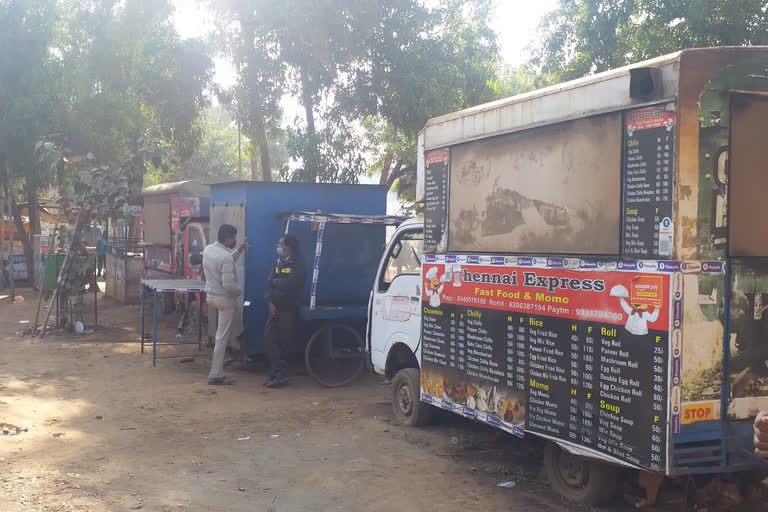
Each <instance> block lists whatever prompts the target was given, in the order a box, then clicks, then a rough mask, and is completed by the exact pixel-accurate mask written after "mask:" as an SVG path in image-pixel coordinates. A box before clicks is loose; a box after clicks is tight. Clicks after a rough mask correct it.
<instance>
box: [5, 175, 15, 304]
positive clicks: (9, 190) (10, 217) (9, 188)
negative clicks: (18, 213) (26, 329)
mask: <svg viewBox="0 0 768 512" xmlns="http://www.w3.org/2000/svg"><path fill="white" fill-rule="evenodd" d="M6 165H7V162H6ZM7 169H8V186H7V194H6V198H7V200H6V203H8V230H9V231H10V233H9V237H10V241H11V257H10V258H9V261H10V262H11V270H10V271H9V272H8V277H9V280H10V282H11V304H13V303H14V302H16V280H15V278H14V275H13V273H14V270H15V269H14V266H15V262H14V252H13V201H12V200H11V194H12V193H13V186H12V183H13V182H12V180H11V168H10V167H7Z"/></svg>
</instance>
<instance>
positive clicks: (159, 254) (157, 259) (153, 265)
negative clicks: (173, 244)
mask: <svg viewBox="0 0 768 512" xmlns="http://www.w3.org/2000/svg"><path fill="white" fill-rule="evenodd" d="M144 254H145V257H144V258H145V262H146V265H147V270H158V271H160V272H168V273H170V272H171V268H172V260H171V248H170V247H165V246H157V245H148V246H146V247H145V248H144Z"/></svg>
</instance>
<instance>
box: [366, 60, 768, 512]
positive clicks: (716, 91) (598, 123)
mask: <svg viewBox="0 0 768 512" xmlns="http://www.w3.org/2000/svg"><path fill="white" fill-rule="evenodd" d="M767 118H768V47H740V48H708V49H694V50H685V51H682V52H679V53H675V54H672V55H667V56H663V57H659V58H656V59H653V60H650V61H647V62H642V63H639V64H636V65H632V66H628V67H625V68H621V69H616V70H612V71H608V72H605V73H600V74H596V75H593V76H588V77H585V78H582V79H579V80H575V81H572V82H568V83H563V84H560V85H556V86H553V87H550V88H546V89H542V90H538V91H534V92H531V93H527V94H523V95H520V96H515V97H512V98H508V99H503V100H499V101H496V102H493V103H489V104H486V105H480V106H477V107H474V108H470V109H467V110H463V111H461V112H456V113H452V114H449V115H445V116H442V117H438V118H435V119H432V120H430V121H429V122H428V123H427V125H426V126H425V128H424V130H423V132H422V133H421V136H420V139H419V157H420V162H419V171H418V178H419V179H418V193H417V195H418V196H419V197H418V199H420V200H423V201H424V204H425V215H424V219H423V220H421V221H415V220H414V221H410V222H407V223H404V224H403V225H401V226H400V227H399V228H398V231H397V232H396V235H395V236H394V238H393V239H392V241H391V243H390V244H389V247H388V249H387V252H386V253H385V256H384V258H383V260H382V262H381V264H380V267H379V271H378V274H377V278H376V282H375V284H374V289H373V291H372V294H371V302H370V309H369V330H368V340H367V344H368V347H367V348H368V351H369V354H370V359H371V360H370V362H371V364H372V366H373V368H374V370H375V371H376V372H377V373H379V374H382V375H387V376H389V377H390V378H392V379H393V412H394V415H395V417H396V419H397V420H398V421H400V422H401V423H404V424H411V425H416V424H420V423H423V422H425V421H426V420H427V418H428V416H429V413H430V410H431V409H432V408H433V407H438V408H441V409H445V410H448V411H453V412H455V413H457V414H460V415H463V416H465V417H468V418H472V419H475V420H478V421H481V422H485V423H487V424H489V425H492V426H494V427H496V428H499V429H502V430H504V431H506V432H509V433H510V434H512V435H515V436H520V437H522V436H528V435H535V436H540V437H542V438H544V439H546V440H548V441H549V442H548V443H547V448H546V450H545V453H544V466H545V469H546V471H547V474H548V477H549V479H550V481H551V483H552V486H553V488H554V489H555V490H556V491H558V492H560V493H561V494H563V495H564V496H565V497H567V498H569V499H571V500H574V501H580V502H583V503H587V504H595V503H599V502H600V501H603V500H605V499H606V498H608V497H610V496H611V495H612V494H613V493H614V491H615V483H616V474H617V472H616V466H620V467H624V468H628V469H630V470H636V471H637V474H638V475H639V476H640V478H639V483H640V485H641V487H644V488H645V489H646V491H647V494H648V500H649V501H650V502H653V500H654V499H655V496H656V492H657V491H658V489H659V486H660V485H661V483H662V481H663V480H664V477H666V476H669V477H683V476H688V475H696V474H718V473H725V472H740V471H743V472H749V474H758V473H759V472H760V471H762V470H764V468H762V467H761V463H760V462H759V461H758V460H757V459H756V458H755V457H754V456H753V447H752V419H753V418H754V417H755V415H756V413H757V412H758V411H760V410H765V409H766V408H768V341H767V340H768V338H767V337H766V335H767V334H768V227H766V224H765V223H764V222H761V221H759V220H758V218H757V216H755V215H754V212H755V211H756V210H757V208H758V206H759V205H760V204H762V202H764V201H765V199H764V198H765V197H766V192H768V174H767V173H765V172H764V171H765V167H766V163H765V162H766V159H765V156H764V153H763V148H762V143H761V139H762V133H763V131H762V125H763V123H764V120H765V119H767Z"/></svg>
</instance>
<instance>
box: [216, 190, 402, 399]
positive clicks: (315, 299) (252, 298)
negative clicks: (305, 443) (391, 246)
mask: <svg viewBox="0 0 768 512" xmlns="http://www.w3.org/2000/svg"><path fill="white" fill-rule="evenodd" d="M386 210H387V187H385V186H379V185H346V184H316V183H277V182H272V183H265V182H251V181H236V182H228V183H220V184H214V185H212V187H211V238H214V239H215V236H216V233H217V232H218V229H219V226H221V225H222V224H232V225H233V226H235V227H236V228H237V230H238V239H237V243H238V244H240V243H241V242H242V241H243V240H244V239H246V238H247V240H248V244H249V246H250V248H249V249H248V251H247V252H246V254H245V255H244V256H243V257H241V258H240V260H239V261H238V265H239V266H240V268H239V269H238V271H239V273H240V275H241V276H244V281H245V286H244V293H243V297H242V301H243V304H244V309H243V321H244V328H245V340H244V341H245V343H244V345H245V346H244V348H245V350H244V351H243V352H244V353H247V354H248V355H255V354H261V353H263V351H264V325H265V323H266V320H267V309H268V308H267V304H266V301H265V298H264V292H265V285H266V281H267V277H268V276H269V273H270V270H271V269H272V267H273V265H274V263H275V260H276V259H277V254H276V244H277V241H278V240H279V238H280V237H281V236H282V235H283V234H285V233H286V232H288V233H291V234H293V235H294V236H296V238H297V240H298V242H299V248H300V253H301V257H302V258H303V260H304V264H305V266H306V269H307V279H306V283H305V287H304V301H303V305H302V308H301V310H300V314H301V318H302V320H303V329H302V331H301V336H300V340H298V341H300V342H302V345H301V346H300V347H297V348H302V347H303V346H304V345H303V344H304V343H306V342H307V340H309V338H310V337H313V334H317V336H314V337H313V339H314V340H319V341H316V342H315V343H314V346H316V347H317V349H318V350H319V351H320V352H323V353H324V354H326V359H328V358H330V359H344V355H343V354H342V352H348V353H349V354H348V358H349V360H350V361H351V362H350V365H349V366H350V368H348V370H349V371H346V370H343V371H342V370H340V368H339V364H338V362H337V364H334V365H333V366H334V369H333V371H330V370H329V375H330V374H334V375H335V377H334V378H331V377H330V376H329V377H328V378H323V377H322V376H320V375H319V374H313V376H314V377H315V378H316V379H317V380H318V381H319V382H321V383H323V384H325V385H341V384H343V383H346V382H348V381H349V380H351V379H352V378H354V377H355V376H356V375H357V373H359V369H361V368H362V365H363V358H362V357H361V354H360V353H358V350H357V346H358V341H359V346H360V350H362V346H363V344H362V338H363V337H364V336H363V333H364V329H365V322H366V316H367V305H368V299H369V296H370V290H371V283H373V279H374V275H375V273H376V269H377V266H378V263H379V260H380V258H381V254H382V252H383V251H384V247H385V243H386V228H387V225H396V224H397V223H399V222H400V219H398V218H395V217H386ZM243 235H244V236H243ZM210 325H211V327H210V329H212V330H213V329H215V322H210ZM318 333H319V334H318ZM332 338H333V339H335V340H336V341H334V342H331V341H330V340H331V339H332ZM324 341H325V343H324ZM334 347H335V348H334ZM337 356H338V357H337ZM311 358H312V359H314V355H311V354H310V351H309V350H308V351H307V353H306V359H307V368H308V369H309V370H310V372H311V373H312V364H311V362H310V361H309V359H311ZM342 366H343V365H342ZM318 371H320V369H318ZM342 374H344V375H346V377H342V376H341V375H342Z"/></svg>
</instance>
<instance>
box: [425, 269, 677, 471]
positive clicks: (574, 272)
mask: <svg viewBox="0 0 768 512" xmlns="http://www.w3.org/2000/svg"><path fill="white" fill-rule="evenodd" d="M624 266H625V267H629V270H620V269H618V268H617V266H616V265H614V268H613V269H612V270H607V269H604V268H599V267H598V266H597V265H596V264H594V263H588V262H584V261H582V262H578V261H577V262H576V263H575V264H574V265H570V264H569V265H566V262H565V261H564V260H562V259H553V258H550V259H546V258H543V259H536V258H518V257H506V258H504V257H490V256H444V257H440V256H428V257H426V258H425V263H424V267H423V269H424V274H423V278H424V284H423V289H424V293H423V297H422V301H423V302H422V307H423V309H422V315H423V316H422V318H423V321H422V326H423V327H422V328H423V332H422V343H423V347H422V373H421V375H422V383H421V384H422V398H423V400H424V401H426V402H429V403H432V404H433V405H437V406H440V407H443V408H445V409H449V410H452V411H454V412H456V413H459V414H463V415H464V416H467V417H471V418H475V419H478V420H481V421H484V422H487V423H489V424H491V425H494V426H496V427H499V428H501V429H503V430H506V431H509V432H511V433H513V434H516V435H518V436H522V435H523V434H524V432H525V431H528V432H533V433H537V434H540V435H544V436H548V437H550V438H554V439H559V440H562V441H566V442H570V443H573V444H575V445H579V446H580V447H583V448H587V449H589V450H592V451H594V452H595V453H596V454H602V455H605V456H607V457H609V458H611V459H613V460H617V461H622V462H625V463H627V464H630V465H633V466H636V467H641V468H645V469H649V470H652V471H659V472H663V471H665V469H666V465H667V461H666V452H667V449H666V436H667V404H668V397H669V390H668V382H667V380H668V369H669V366H668V352H669V332H670V323H671V314H670V310H671V308H670V300H671V299H670V275H669V274H667V273H664V272H658V271H651V272H647V271H639V270H637V264H634V270H633V269H632V268H633V265H631V264H630V265H626V264H624Z"/></svg>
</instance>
